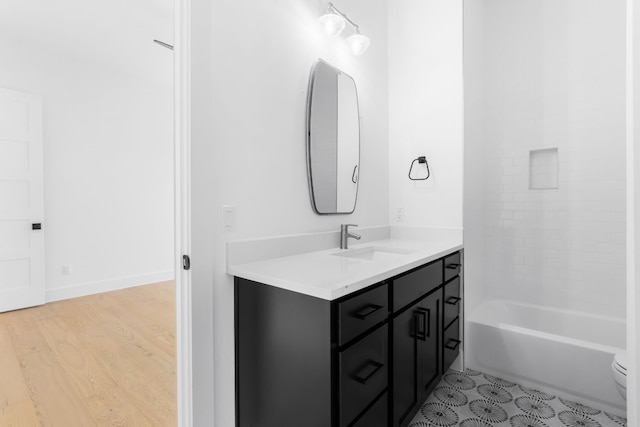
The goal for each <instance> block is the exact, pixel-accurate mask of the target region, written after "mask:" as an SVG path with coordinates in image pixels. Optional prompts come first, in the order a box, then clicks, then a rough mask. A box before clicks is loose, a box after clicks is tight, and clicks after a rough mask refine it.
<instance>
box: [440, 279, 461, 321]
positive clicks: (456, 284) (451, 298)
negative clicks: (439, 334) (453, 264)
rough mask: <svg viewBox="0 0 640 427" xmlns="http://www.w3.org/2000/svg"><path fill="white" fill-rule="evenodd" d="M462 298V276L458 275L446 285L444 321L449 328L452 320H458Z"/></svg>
mask: <svg viewBox="0 0 640 427" xmlns="http://www.w3.org/2000/svg"><path fill="white" fill-rule="evenodd" d="M461 301H462V299H461V298H460V277H456V278H455V279H454V280H452V281H451V282H449V283H447V284H446V285H444V322H443V325H444V327H445V328H447V327H448V326H449V325H451V322H453V321H454V320H456V318H457V317H458V315H459V314H460V306H461V305H462V302H461Z"/></svg>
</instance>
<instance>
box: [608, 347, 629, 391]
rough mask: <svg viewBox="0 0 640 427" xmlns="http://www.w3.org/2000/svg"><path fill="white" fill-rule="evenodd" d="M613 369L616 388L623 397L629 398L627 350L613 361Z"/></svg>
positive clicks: (617, 355)
mask: <svg viewBox="0 0 640 427" xmlns="http://www.w3.org/2000/svg"><path fill="white" fill-rule="evenodd" d="M611 371H612V372H613V379H614V381H615V382H616V388H617V389H618V392H619V393H620V394H621V395H622V397H623V398H624V399H625V400H627V352H626V351H623V352H621V353H618V354H616V355H615V357H614V358H613V363H611Z"/></svg>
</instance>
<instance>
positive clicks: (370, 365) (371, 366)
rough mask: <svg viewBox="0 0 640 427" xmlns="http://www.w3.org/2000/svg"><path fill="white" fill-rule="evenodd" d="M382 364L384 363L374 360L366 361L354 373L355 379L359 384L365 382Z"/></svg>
mask: <svg viewBox="0 0 640 427" xmlns="http://www.w3.org/2000/svg"><path fill="white" fill-rule="evenodd" d="M383 366H384V364H382V363H378V362H374V361H373V360H370V361H368V362H367V363H366V364H365V365H364V366H363V367H362V368H361V369H360V371H358V372H357V373H356V374H355V379H356V381H358V382H359V383H360V384H366V383H367V381H369V379H370V378H371V377H373V376H374V375H375V373H376V372H378V371H379V370H380V369H381V368H382V367H383Z"/></svg>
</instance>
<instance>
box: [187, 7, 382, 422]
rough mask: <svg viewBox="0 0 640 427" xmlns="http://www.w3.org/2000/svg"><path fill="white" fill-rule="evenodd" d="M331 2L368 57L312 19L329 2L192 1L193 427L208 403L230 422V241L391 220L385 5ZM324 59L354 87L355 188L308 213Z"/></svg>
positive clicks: (206, 417)
mask: <svg viewBox="0 0 640 427" xmlns="http://www.w3.org/2000/svg"><path fill="white" fill-rule="evenodd" d="M334 4H335V5H336V6H337V7H338V8H340V9H341V10H343V12H345V13H346V14H347V15H348V16H349V17H350V18H351V19H353V20H354V21H355V22H357V23H358V24H359V25H360V29H361V31H362V33H364V34H367V35H368V36H369V37H370V38H371V47H370V48H369V50H368V51H367V52H366V53H365V54H364V55H362V56H360V57H354V56H351V54H350V53H348V51H347V50H346V48H345V47H344V46H343V45H342V43H341V42H339V41H334V40H332V39H330V38H328V37H327V36H326V35H325V34H323V33H322V31H321V29H320V28H319V27H318V25H317V22H316V19H317V17H318V16H319V15H320V14H321V12H322V9H323V8H324V7H325V6H326V4H325V3H324V2H320V1H315V0H302V1H301V0H284V1H278V2H255V1H250V0H234V1H230V0H216V1H214V2H212V3H211V4H209V2H208V1H206V0H199V1H194V2H193V3H192V16H193V21H192V40H193V46H192V55H193V63H192V72H193V74H192V78H193V80H192V86H193V91H192V93H193V103H192V108H193V126H192V140H193V142H192V144H193V145H192V182H193V188H192V195H193V203H192V212H193V217H192V221H193V222H192V227H193V233H194V238H193V239H194V240H193V249H192V255H193V256H192V266H193V303H194V307H193V309H194V313H193V316H194V319H193V323H194V341H193V342H194V374H195V377H194V389H195V390H196V393H195V395H194V399H195V402H194V405H195V410H194V417H195V418H194V419H195V425H210V420H211V419H212V417H213V416H214V415H213V414H214V408H215V424H216V425H217V426H232V425H234V393H233V390H234V352H233V345H234V331H233V281H232V278H231V277H230V276H227V275H226V274H225V273H224V259H225V254H224V243H225V241H227V240H233V239H239V238H250V237H260V236H272V235H282V234H290V233H307V232H315V231H328V230H337V229H339V225H340V224H341V223H346V222H350V223H356V224H359V225H360V226H371V225H382V224H387V223H388V203H387V194H388V165H387V154H388V141H387V132H388V129H387V121H388V119H387V71H386V70H387V65H386V64H387V29H386V28H387V23H386V12H387V10H386V4H387V3H386V1H384V0H351V1H346V0H345V1H335V2H334ZM319 57H321V58H324V59H325V60H327V61H328V62H330V63H332V64H333V65H335V66H337V67H339V68H341V69H342V70H344V71H345V72H346V73H347V74H349V75H351V76H352V77H353V78H354V79H355V81H356V84H357V87H358V96H359V102H360V114H361V117H362V123H361V142H362V151H361V172H360V188H359V194H358V204H357V206H356V210H355V213H354V214H352V215H348V216H347V215H339V216H318V215H315V214H314V213H313V210H312V208H311V204H310V201H309V191H308V187H307V172H306V160H305V109H306V97H307V84H308V79H309V71H310V69H311V66H312V63H313V62H314V61H315V60H316V59H317V58H319ZM224 204H231V205H235V206H236V207H237V221H236V230H237V231H235V232H232V233H226V234H225V233H223V232H222V224H221V206H222V205H224ZM338 243H339V242H337V241H336V246H337V245H338ZM212 307H213V309H212ZM210 337H213V343H212V341H211V338H210ZM211 360H214V361H215V367H214V366H212V364H211ZM213 368H215V371H214V369H213ZM214 372H215V384H214V387H215V400H214V398H213V394H212V391H214V390H212V389H211V384H212V383H213V376H214Z"/></svg>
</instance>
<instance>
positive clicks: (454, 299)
mask: <svg viewBox="0 0 640 427" xmlns="http://www.w3.org/2000/svg"><path fill="white" fill-rule="evenodd" d="M461 300H462V298H458V297H449V298H447V301H446V303H447V304H450V305H456V304H458V303H459V302H460V301H461Z"/></svg>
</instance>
